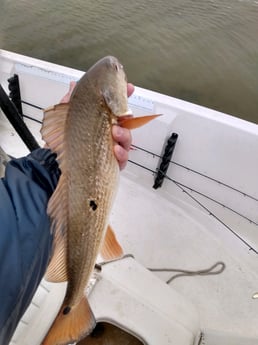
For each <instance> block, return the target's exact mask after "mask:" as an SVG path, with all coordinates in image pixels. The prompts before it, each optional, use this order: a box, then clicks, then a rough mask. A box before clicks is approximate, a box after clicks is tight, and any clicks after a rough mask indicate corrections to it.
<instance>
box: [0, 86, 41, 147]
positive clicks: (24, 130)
mask: <svg viewBox="0 0 258 345" xmlns="http://www.w3.org/2000/svg"><path fill="white" fill-rule="evenodd" d="M0 107H1V108H2V110H3V112H4V114H5V115H6V117H7V119H8V120H9V121H10V123H11V124H12V126H13V127H14V129H15V130H16V132H17V133H18V135H19V136H20V137H21V139H22V140H23V142H24V144H25V145H26V146H27V147H28V149H29V150H30V151H33V150H35V149H37V148H39V147H40V146H39V144H38V143H37V141H36V139H35V138H34V136H33V135H32V133H31V132H30V130H29V129H28V127H27V125H26V124H25V122H24V121H23V120H22V117H21V114H19V112H18V110H17V108H16V107H15V105H14V104H13V102H12V101H11V100H10V99H9V97H8V96H7V94H6V93H5V91H4V89H3V87H2V86H1V84H0Z"/></svg>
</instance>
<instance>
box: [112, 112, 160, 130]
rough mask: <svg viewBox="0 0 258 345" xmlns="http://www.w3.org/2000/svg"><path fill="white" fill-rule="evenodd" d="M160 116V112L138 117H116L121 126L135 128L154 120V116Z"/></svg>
mask: <svg viewBox="0 0 258 345" xmlns="http://www.w3.org/2000/svg"><path fill="white" fill-rule="evenodd" d="M158 116H161V114H154V115H145V116H139V117H125V118H124V119H123V117H121V118H118V124H119V125H120V126H121V127H124V128H127V129H135V128H139V127H141V126H144V125H146V124H147V123H148V122H150V121H152V120H154V119H155V118H156V117H158Z"/></svg>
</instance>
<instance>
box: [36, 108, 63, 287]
mask: <svg viewBox="0 0 258 345" xmlns="http://www.w3.org/2000/svg"><path fill="white" fill-rule="evenodd" d="M68 110H69V103H60V104H57V105H55V106H53V107H50V108H47V109H46V110H45V111H44V119H43V125H42V129H41V134H42V138H43V140H44V141H45V142H46V144H47V146H48V147H49V148H50V149H51V150H52V151H53V152H55V153H56V154H57V160H58V162H59V167H60V169H61V171H62V174H61V176H60V179H59V181H58V185H57V187H56V190H55V192H54V193H53V195H52V196H51V198H50V200H49V203H48V207H47V213H48V215H49V216H50V219H51V230H52V232H53V235H54V240H53V249H54V252H53V256H52V258H51V261H50V264H49V266H48V269H47V273H46V275H45V279H46V280H48V281H51V282H63V281H67V280H68V277H67V260H66V255H67V214H68V210H67V207H68V198H67V195H68V193H67V178H66V176H67V172H66V168H65V163H66V161H65V147H64V135H65V124H66V119H67V114H68Z"/></svg>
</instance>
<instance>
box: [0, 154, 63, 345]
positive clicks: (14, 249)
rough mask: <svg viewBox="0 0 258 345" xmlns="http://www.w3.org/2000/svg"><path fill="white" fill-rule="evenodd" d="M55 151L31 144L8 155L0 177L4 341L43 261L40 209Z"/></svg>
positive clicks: (55, 173)
mask: <svg viewBox="0 0 258 345" xmlns="http://www.w3.org/2000/svg"><path fill="white" fill-rule="evenodd" d="M55 158H56V155H55V154H53V153H51V151H49V150H47V149H37V150H35V151H33V152H32V153H31V154H30V155H28V156H27V157H24V158H19V159H13V160H11V161H10V162H9V163H8V165H7V167H6V172H5V177H4V178H2V179H1V180H0V344H1V345H7V344H8V343H9V341H10V339H11V337H12V335H13V333H14V331H15V328H16V326H17V324H18V322H19V320H20V318H21V317H22V315H23V313H24V312H25V310H26V308H27V307H28V305H29V304H30V302H31V299H32V297H33V295H34V293H35V291H36V289H37V287H38V285H39V283H40V281H41V279H42V277H43V275H44V273H45V270H46V267H47V264H48V262H49V258H50V254H51V247H52V235H51V233H50V220H49V217H48V216H47V213H46V208H47V203H48V200H49V198H50V196H51V195H52V193H53V191H54V189H55V187H56V185H57V182H58V179H59V176H60V170H59V168H58V164H57V162H56V160H55Z"/></svg>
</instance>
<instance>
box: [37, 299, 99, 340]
mask: <svg viewBox="0 0 258 345" xmlns="http://www.w3.org/2000/svg"><path fill="white" fill-rule="evenodd" d="M95 325H96V321H95V318H94V315H93V313H92V311H91V308H90V306H89V303H88V300H87V298H86V297H83V298H82V299H81V301H80V302H79V303H78V304H77V305H75V306H73V307H69V306H68V305H67V304H65V303H64V304H63V305H62V307H61V309H60V312H59V314H58V315H57V317H56V319H55V321H54V323H53V325H52V327H51V328H50V330H49V331H48V334H47V335H46V337H45V339H44V340H43V342H42V345H67V344H70V343H73V342H77V341H79V340H80V339H82V338H84V337H86V336H87V335H88V334H90V333H91V331H92V330H93V329H94V327H95Z"/></svg>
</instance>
